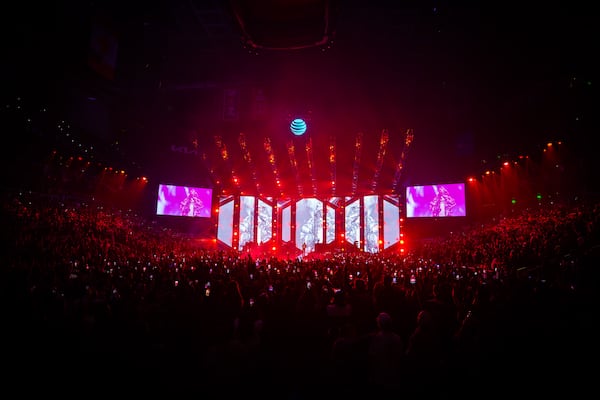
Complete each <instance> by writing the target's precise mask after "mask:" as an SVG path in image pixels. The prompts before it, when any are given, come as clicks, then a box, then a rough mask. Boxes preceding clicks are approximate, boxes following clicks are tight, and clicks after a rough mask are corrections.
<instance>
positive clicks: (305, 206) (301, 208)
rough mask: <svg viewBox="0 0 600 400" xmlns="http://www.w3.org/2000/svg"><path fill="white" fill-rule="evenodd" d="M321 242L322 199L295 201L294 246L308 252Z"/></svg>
mask: <svg viewBox="0 0 600 400" xmlns="http://www.w3.org/2000/svg"><path fill="white" fill-rule="evenodd" d="M317 243H323V201H321V200H318V199H314V198H308V199H302V200H299V201H297V202H296V247H297V248H298V249H302V250H303V251H305V252H307V253H310V252H313V251H314V250H315V245H316V244H317Z"/></svg>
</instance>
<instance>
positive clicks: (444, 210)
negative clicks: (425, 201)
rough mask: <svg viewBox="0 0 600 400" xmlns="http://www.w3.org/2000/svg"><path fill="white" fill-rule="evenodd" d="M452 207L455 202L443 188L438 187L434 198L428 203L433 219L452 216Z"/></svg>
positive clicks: (454, 205)
mask: <svg viewBox="0 0 600 400" xmlns="http://www.w3.org/2000/svg"><path fill="white" fill-rule="evenodd" d="M454 207H456V200H454V198H453V197H452V196H450V193H448V190H447V189H446V188H445V187H443V186H440V187H439V189H438V191H437V193H436V195H435V197H434V198H433V200H431V201H430V202H429V209H430V210H431V214H432V215H433V216H434V217H440V216H441V217H448V216H450V215H452V210H453V209H454Z"/></svg>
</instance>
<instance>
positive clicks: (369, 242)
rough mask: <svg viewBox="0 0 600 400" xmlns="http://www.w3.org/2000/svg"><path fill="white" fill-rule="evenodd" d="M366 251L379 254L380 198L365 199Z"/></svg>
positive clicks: (375, 196)
mask: <svg viewBox="0 0 600 400" xmlns="http://www.w3.org/2000/svg"><path fill="white" fill-rule="evenodd" d="M363 204H364V209H363V212H364V228H365V251H368V252H369V253H377V252H379V196H377V195H371V196H364V197H363Z"/></svg>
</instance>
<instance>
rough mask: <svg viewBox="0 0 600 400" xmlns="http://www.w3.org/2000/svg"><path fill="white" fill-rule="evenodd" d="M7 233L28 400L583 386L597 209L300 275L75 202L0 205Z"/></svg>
mask: <svg viewBox="0 0 600 400" xmlns="http://www.w3.org/2000/svg"><path fill="white" fill-rule="evenodd" d="M2 215H3V216H2V219H3V221H5V222H4V223H3V225H2V229H1V231H2V235H3V243H4V244H5V245H6V247H5V249H4V251H2V253H1V254H2V268H1V272H0V273H1V277H0V284H1V285H2V291H1V293H2V301H1V304H2V315H3V319H4V322H5V323H4V329H3V330H4V333H5V338H6V339H5V341H4V347H5V351H4V354H5V357H3V361H4V364H5V367H6V368H8V370H9V373H8V374H5V380H6V382H7V383H10V384H11V385H12V386H14V387H15V388H20V390H21V391H22V393H33V392H34V391H41V392H42V393H57V394H64V395H69V394H75V395H80V394H81V393H87V392H94V393H97V392H101V391H110V392H111V393H119V394H125V393H133V394H138V395H142V394H143V395H150V394H158V393H161V394H163V393H164V394H165V395H171V396H173V395H189V394H191V395H202V394H203V393H208V392H207V391H209V390H212V389H217V390H219V393H220V395H227V394H228V393H233V392H234V391H237V390H241V391H242V393H243V394H246V395H249V394H252V393H255V394H257V395H261V396H262V397H270V398H312V397H315V396H318V395H323V394H327V395H336V394H337V395H343V396H344V397H350V396H353V395H357V396H358V394H359V393H361V395H360V397H361V398H362V397H364V395H363V394H362V393H370V395H374V394H375V393H396V394H397V395H398V396H401V395H402V394H407V393H415V394H424V395H430V396H435V397H438V398H448V397H451V396H456V395H459V396H461V397H471V396H472V397H476V396H477V397H479V396H481V395H482V392H481V391H480V390H481V388H484V389H485V390H486V391H487V392H484V393H488V394H490V393H491V394H496V393H507V394H510V393H513V394H514V393H515V392H514V391H515V390H519V393H523V394H524V393H527V392H526V390H531V392H530V393H532V394H542V393H544V394H550V393H556V391H557V390H561V389H564V390H568V391H570V393H571V394H572V395H574V394H578V393H583V391H584V390H585V388H586V387H588V385H589V384H590V382H589V376H590V374H591V367H588V366H587V361H588V360H589V361H592V362H593V361H595V360H596V358H595V356H594V354H595V349H596V345H595V344H596V342H597V340H596V336H595V334H596V330H595V323H594V320H595V318H594V315H595V306H593V304H594V302H595V300H596V293H597V291H596V290H597V284H596V281H597V272H596V270H597V268H598V265H597V262H598V243H599V242H598V232H599V229H598V228H599V217H600V205H599V204H596V203H591V204H586V203H584V202H581V203H577V204H574V205H569V206H566V205H559V204H552V205H540V206H539V207H536V208H527V209H524V210H521V211H519V212H518V213H517V212H516V213H515V214H514V215H510V216H502V217H499V218H498V219H494V220H493V221H490V222H489V223H486V224H482V225H477V227H476V228H470V229H469V230H466V231H464V232H460V233H453V234H450V235H448V236H447V237H440V238H438V239H436V240H433V241H428V242H426V243H423V244H421V245H419V246H415V247H414V249H411V251H410V252H409V253H408V254H405V255H399V254H387V253H375V254H372V253H366V252H364V253H361V252H359V253H352V254H344V253H339V254H334V255H332V256H331V257H329V258H326V259H310V260H307V259H304V260H303V259H292V260H290V259H278V258H275V257H271V258H264V259H253V258H252V257H251V256H249V255H247V254H244V253H238V252H235V251H221V250H214V249H203V248H200V247H199V246H198V245H197V242H196V241H194V239H193V238H192V237H190V236H189V235H186V234H182V233H180V232H177V231H175V230H172V229H167V228H164V227H161V226H160V224H157V223H156V221H153V220H149V219H147V218H144V217H142V216H140V215H137V214H136V213H135V212H132V211H131V210H129V211H123V210H118V209H112V208H109V207H106V206H104V205H101V204H98V203H96V202H95V201H94V200H92V199H82V198H81V197H77V198H75V197H69V196H60V195H56V194H54V195H49V194H43V193H36V192H13V191H5V192H4V195H3V202H2ZM6 368H5V370H6ZM82 390H83V392H82ZM116 390H118V391H119V392H115V391H116ZM367 397H368V395H367Z"/></svg>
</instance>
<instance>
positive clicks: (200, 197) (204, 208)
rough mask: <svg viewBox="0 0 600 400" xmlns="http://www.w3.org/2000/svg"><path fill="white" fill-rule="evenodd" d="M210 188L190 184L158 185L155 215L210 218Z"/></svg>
mask: <svg viewBox="0 0 600 400" xmlns="http://www.w3.org/2000/svg"><path fill="white" fill-rule="evenodd" d="M211 209H212V189H210V188H198V187H192V186H178V185H166V184H162V183H161V184H159V185H158V195H157V199H156V215H173V216H183V217H196V218H210V215H211Z"/></svg>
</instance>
